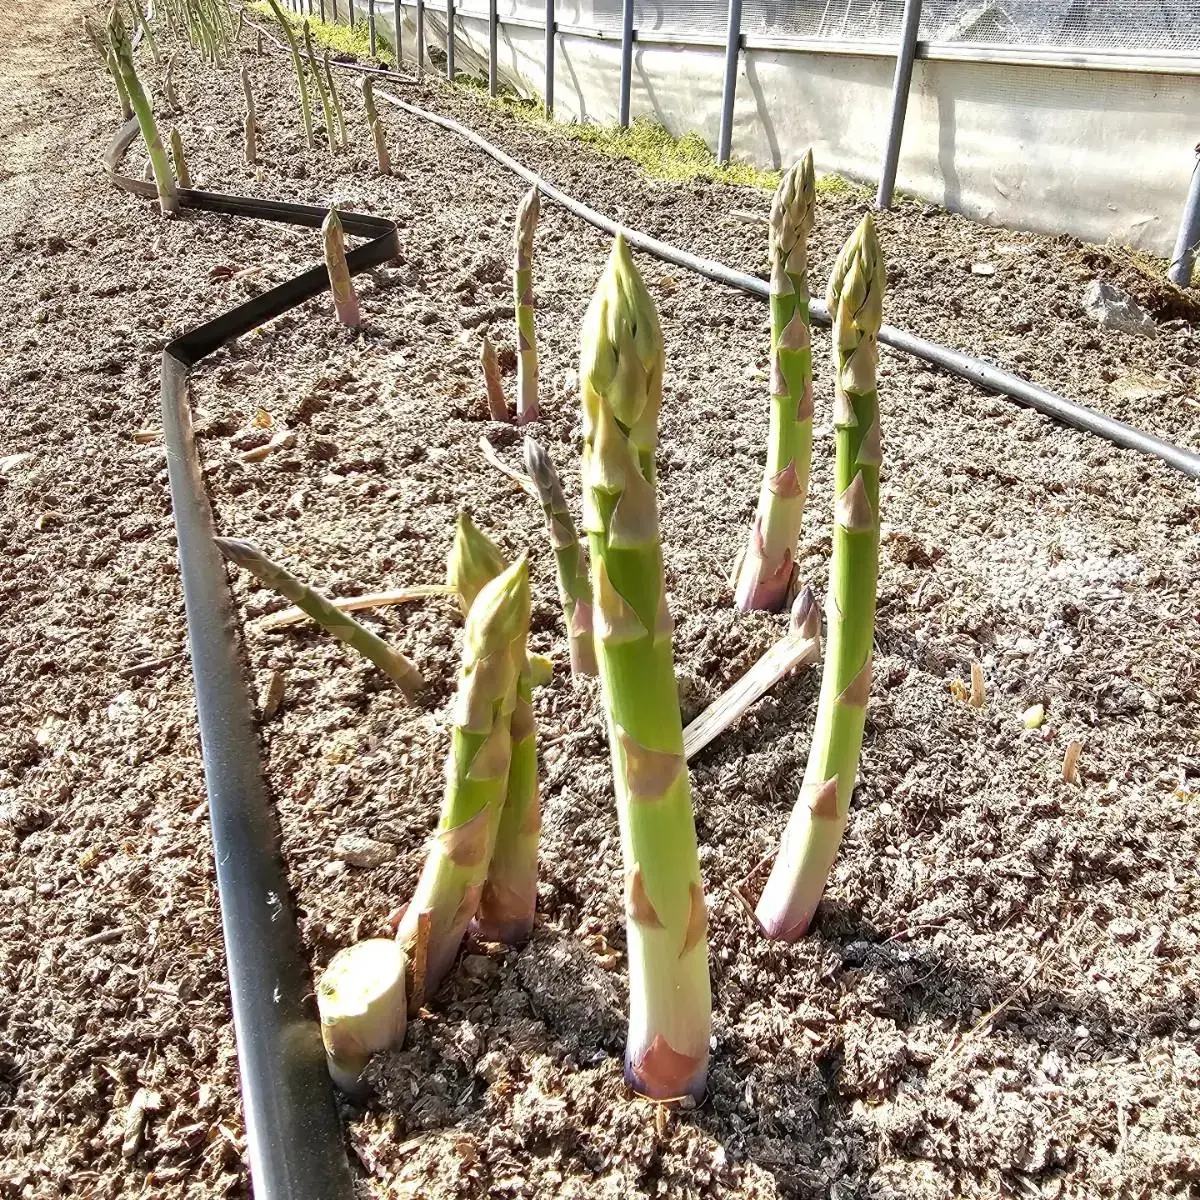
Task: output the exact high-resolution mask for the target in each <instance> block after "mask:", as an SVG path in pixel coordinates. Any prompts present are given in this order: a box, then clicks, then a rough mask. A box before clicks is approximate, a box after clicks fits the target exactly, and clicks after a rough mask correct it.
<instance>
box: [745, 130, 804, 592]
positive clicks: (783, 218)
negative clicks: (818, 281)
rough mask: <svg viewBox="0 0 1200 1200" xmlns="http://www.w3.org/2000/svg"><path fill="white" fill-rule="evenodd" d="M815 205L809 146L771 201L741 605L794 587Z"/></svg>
mask: <svg viewBox="0 0 1200 1200" xmlns="http://www.w3.org/2000/svg"><path fill="white" fill-rule="evenodd" d="M815 206H816V181H815V178H814V175H813V160H812V151H811V150H810V151H809V152H808V153H807V154H805V156H804V157H803V158H802V159H801V160H800V161H799V162H798V163H796V165H795V166H793V167H792V168H791V169H790V170H789V171H787V172H786V173H785V174H784V176H783V179H781V180H780V183H779V187H778V188H777V189H776V192H775V199H774V201H773V202H772V204H771V223H770V251H771V425H770V432H769V434H768V442H767V465H766V473H765V475H764V477H763V483H762V490H761V491H760V493H759V498H758V511H757V513H756V514H755V517H754V524H753V525H752V526H751V528H750V540H749V544H748V545H747V547H746V549H745V551H744V552H743V554H742V560H741V564H740V567H739V570H738V576H737V582H736V587H735V594H736V600H737V605H738V607H739V608H740V609H742V611H743V612H749V611H751V610H752V609H768V610H770V611H773V612H774V611H777V610H779V609H781V608H783V607H784V605H785V604H786V603H787V599H788V594H789V592H790V590H791V588H792V586H793V574H794V571H795V562H796V543H797V541H798V540H799V537H800V522H801V519H802V517H803V515H804V500H805V497H806V496H807V494H808V473H809V464H810V461H811V458H812V416H813V402H812V343H811V340H810V334H809V322H808V300H809V297H808V234H809V231H810V230H811V229H812V224H813V213H814V208H815Z"/></svg>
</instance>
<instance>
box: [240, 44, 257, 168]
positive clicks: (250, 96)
mask: <svg viewBox="0 0 1200 1200" xmlns="http://www.w3.org/2000/svg"><path fill="white" fill-rule="evenodd" d="M242 94H243V95H244V96H245V97H246V121H245V124H244V125H243V127H242V133H243V141H242V145H243V149H244V151H245V154H246V162H247V163H250V164H251V165H253V164H254V163H256V162H257V161H258V119H257V116H256V114H255V108H254V91H253V89H252V88H251V87H250V68H249V67H243V68H242Z"/></svg>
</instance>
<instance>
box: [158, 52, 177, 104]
mask: <svg viewBox="0 0 1200 1200" xmlns="http://www.w3.org/2000/svg"><path fill="white" fill-rule="evenodd" d="M178 57H179V51H178V50H175V51H173V52H172V54H171V57H170V58H168V59H167V65H166V68H165V69H164V70H163V82H162V87H163V99H164V100H165V101H166V102H167V107H168V108H170V109H171V110H172V111H173V112H178V111H179V109H180V108H181V107H182V106H181V105H180V103H179V97H178V95H176V92H175V79H174V75H175V60H176V59H177V58H178Z"/></svg>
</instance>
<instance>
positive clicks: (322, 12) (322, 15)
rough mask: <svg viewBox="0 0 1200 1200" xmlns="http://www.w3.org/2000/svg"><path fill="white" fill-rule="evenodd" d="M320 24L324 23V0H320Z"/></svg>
mask: <svg viewBox="0 0 1200 1200" xmlns="http://www.w3.org/2000/svg"><path fill="white" fill-rule="evenodd" d="M321 24H322V25H324V24H325V0H321Z"/></svg>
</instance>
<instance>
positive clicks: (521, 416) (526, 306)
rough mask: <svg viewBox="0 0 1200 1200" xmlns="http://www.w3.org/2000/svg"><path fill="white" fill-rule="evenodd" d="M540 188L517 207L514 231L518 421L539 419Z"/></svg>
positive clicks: (523, 422) (526, 421) (523, 423)
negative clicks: (536, 260)
mask: <svg viewBox="0 0 1200 1200" xmlns="http://www.w3.org/2000/svg"><path fill="white" fill-rule="evenodd" d="M539 207H540V204H539V200H538V190H537V188H530V189H529V191H528V192H526V193H525V197H524V199H523V200H522V201H521V203H520V205H519V206H518V208H517V225H516V231H515V233H514V235H513V294H514V296H515V298H516V305H517V424H518V425H525V424H528V422H530V421H536V420H537V419H538V414H539V411H540V410H539V406H538V358H537V334H536V331H535V329H534V319H533V314H534V308H535V304H534V299H533V233H534V230H535V229H536V228H537V220H538V210H539Z"/></svg>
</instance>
